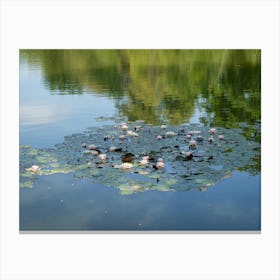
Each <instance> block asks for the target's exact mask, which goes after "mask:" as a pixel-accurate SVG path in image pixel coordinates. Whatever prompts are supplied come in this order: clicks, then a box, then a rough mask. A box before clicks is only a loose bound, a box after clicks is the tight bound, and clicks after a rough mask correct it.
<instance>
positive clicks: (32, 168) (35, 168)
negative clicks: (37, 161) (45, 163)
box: [28, 165, 41, 172]
mask: <svg viewBox="0 0 280 280" xmlns="http://www.w3.org/2000/svg"><path fill="white" fill-rule="evenodd" d="M40 169H41V168H40V167H39V166H38V165H32V166H31V167H30V168H28V170H29V171H32V172H38V171H39V170H40Z"/></svg>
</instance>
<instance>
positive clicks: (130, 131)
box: [126, 130, 138, 137]
mask: <svg viewBox="0 0 280 280" xmlns="http://www.w3.org/2000/svg"><path fill="white" fill-rule="evenodd" d="M126 133H127V135H129V136H132V137H138V133H136V132H134V131H132V130H128V131H127V132H126Z"/></svg>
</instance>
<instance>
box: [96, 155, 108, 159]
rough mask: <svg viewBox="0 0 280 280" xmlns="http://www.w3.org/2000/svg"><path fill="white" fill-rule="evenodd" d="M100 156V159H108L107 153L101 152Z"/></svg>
mask: <svg viewBox="0 0 280 280" xmlns="http://www.w3.org/2000/svg"><path fill="white" fill-rule="evenodd" d="M98 157H99V159H100V160H106V158H107V155H106V154H100V155H99V156H98Z"/></svg>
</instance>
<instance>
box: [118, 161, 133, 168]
mask: <svg viewBox="0 0 280 280" xmlns="http://www.w3.org/2000/svg"><path fill="white" fill-rule="evenodd" d="M121 168H122V169H131V168H132V164H131V163H128V162H125V163H123V164H122V165H121Z"/></svg>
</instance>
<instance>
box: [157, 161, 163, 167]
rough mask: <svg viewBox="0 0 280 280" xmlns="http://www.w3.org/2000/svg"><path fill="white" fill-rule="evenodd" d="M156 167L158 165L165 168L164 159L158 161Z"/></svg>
mask: <svg viewBox="0 0 280 280" xmlns="http://www.w3.org/2000/svg"><path fill="white" fill-rule="evenodd" d="M156 167H157V168H164V162H163V161H158V162H157V163H156Z"/></svg>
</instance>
